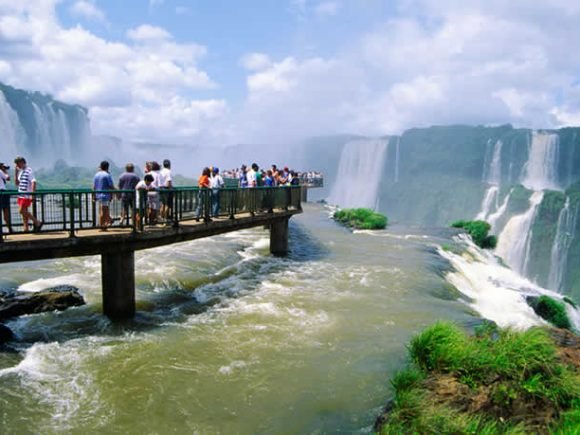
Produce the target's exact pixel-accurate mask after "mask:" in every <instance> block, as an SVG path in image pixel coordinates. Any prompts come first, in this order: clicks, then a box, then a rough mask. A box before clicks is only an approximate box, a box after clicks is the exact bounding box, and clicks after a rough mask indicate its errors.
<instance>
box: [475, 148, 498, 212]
mask: <svg viewBox="0 0 580 435" xmlns="http://www.w3.org/2000/svg"><path fill="white" fill-rule="evenodd" d="M488 143H489V142H488ZM502 146H503V142H502V141H501V140H497V141H496V142H495V145H494V146H493V153H492V157H491V160H490V162H489V164H485V165H484V170H483V182H484V183H487V184H488V185H489V187H488V189H487V191H486V192H485V195H484V196H483V201H482V202H481V211H480V212H479V213H478V214H477V216H476V217H475V219H477V220H485V219H487V218H488V216H490V215H491V214H492V212H493V211H496V212H497V210H498V208H499V185H500V182H501V149H502Z"/></svg>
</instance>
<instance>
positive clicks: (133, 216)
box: [121, 190, 139, 234]
mask: <svg viewBox="0 0 580 435" xmlns="http://www.w3.org/2000/svg"><path fill="white" fill-rule="evenodd" d="M122 197H123V194H121V198H122ZM121 201H122V200H121ZM131 203H132V204H133V207H131V215H129V210H128V209H129V207H127V215H128V216H127V219H131V228H132V232H133V234H135V233H136V232H137V216H138V214H137V207H139V204H137V191H136V190H133V192H131Z"/></svg>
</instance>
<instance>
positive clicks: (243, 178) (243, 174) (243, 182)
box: [238, 165, 248, 187]
mask: <svg viewBox="0 0 580 435" xmlns="http://www.w3.org/2000/svg"><path fill="white" fill-rule="evenodd" d="M238 179H239V180H240V187H248V172H247V171H246V165H242V166H241V167H240V176H239V178H238Z"/></svg>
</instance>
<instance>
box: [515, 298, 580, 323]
mask: <svg viewBox="0 0 580 435" xmlns="http://www.w3.org/2000/svg"><path fill="white" fill-rule="evenodd" d="M526 301H527V303H528V305H529V306H530V307H532V308H533V309H534V311H535V312H536V314H537V315H538V316H540V317H541V318H542V319H544V320H546V321H548V322H550V323H551V324H552V325H554V326H556V327H558V328H564V329H570V328H571V326H572V325H571V323H570V318H569V317H568V314H566V306H565V305H564V303H562V302H558V301H556V300H555V299H554V298H551V297H549V296H545V295H544V296H540V297H534V296H529V297H527V298H526Z"/></svg>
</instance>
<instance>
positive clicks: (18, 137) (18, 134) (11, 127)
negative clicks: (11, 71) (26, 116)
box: [0, 90, 26, 156]
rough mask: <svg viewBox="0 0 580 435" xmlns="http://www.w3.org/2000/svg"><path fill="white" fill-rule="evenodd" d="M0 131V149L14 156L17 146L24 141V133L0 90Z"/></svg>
mask: <svg viewBox="0 0 580 435" xmlns="http://www.w3.org/2000/svg"><path fill="white" fill-rule="evenodd" d="M0 132H2V151H4V152H5V153H6V154H7V155H11V156H15V155H16V154H18V148H19V146H20V145H21V144H23V143H24V142H26V133H25V132H24V130H23V128H22V126H21V125H20V120H19V119H18V114H17V113H16V112H15V111H14V110H13V109H12V107H11V106H10V104H8V101H6V98H5V96H4V93H3V92H2V90H0Z"/></svg>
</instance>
